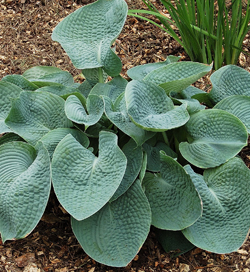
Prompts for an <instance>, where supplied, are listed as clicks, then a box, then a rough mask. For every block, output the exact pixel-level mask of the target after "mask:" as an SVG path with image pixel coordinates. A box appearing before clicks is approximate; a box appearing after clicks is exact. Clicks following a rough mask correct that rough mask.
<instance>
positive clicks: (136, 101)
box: [125, 80, 189, 131]
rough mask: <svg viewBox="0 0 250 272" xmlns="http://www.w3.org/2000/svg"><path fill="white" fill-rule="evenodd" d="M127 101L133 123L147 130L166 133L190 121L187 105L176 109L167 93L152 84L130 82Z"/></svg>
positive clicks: (127, 89)
mask: <svg viewBox="0 0 250 272" xmlns="http://www.w3.org/2000/svg"><path fill="white" fill-rule="evenodd" d="M125 100H126V105H127V110H128V114H129V116H130V117H131V119H132V121H133V122H134V123H135V124H136V125H137V126H139V127H141V128H143V129H145V130H149V131H166V130H168V129H173V128H176V127H180V126H182V125H184V124H185V123H186V122H187V121H188V119H189V114H188V112H187V110H186V106H185V105H181V106H177V107H175V106H174V104H173V102H172V100H171V99H170V98H169V97H168V96H167V95H166V93H165V91H164V90H163V89H162V88H161V87H159V86H157V85H155V84H154V83H151V82H147V81H138V80H132V81H130V82H129V83H128V85H127V87H126V91H125Z"/></svg>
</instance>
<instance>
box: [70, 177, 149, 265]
mask: <svg viewBox="0 0 250 272" xmlns="http://www.w3.org/2000/svg"><path fill="white" fill-rule="evenodd" d="M150 223H151V213H150V207H149V204H148V201H147V198H146V196H145V194H144V193H143V191H142V188H141V185H140V182H139V181H138V180H137V181H136V182H135V183H134V184H133V185H132V186H131V187H130V188H129V189H128V191H127V192H126V193H125V194H123V195H122V196H121V197H119V198H118V199H117V200H115V201H113V202H111V203H107V204H106V205H105V206H104V207H103V208H102V209H101V210H100V211H98V212H97V213H95V214H94V215H92V216H91V217H89V218H87V219H85V220H83V221H77V220H75V219H74V218H72V220H71V225H72V229H73V232H74V234H75V236H76V238H77V240H78V241H79V243H80V244H81V246H82V248H83V249H84V251H85V252H86V253H87V254H88V255H89V256H90V257H91V258H94V259H95V260H96V261H98V262H100V263H103V264H105V265H109V266H115V267H123V266H126V265H127V264H128V263H129V262H130V261H131V260H132V259H133V258H134V257H135V255H136V254H137V252H138V251H139V250H140V248H141V246H142V245H143V243H144V242H145V240H146V238H147V236H148V233H149V230H150Z"/></svg>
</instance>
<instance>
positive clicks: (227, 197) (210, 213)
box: [183, 158, 250, 254]
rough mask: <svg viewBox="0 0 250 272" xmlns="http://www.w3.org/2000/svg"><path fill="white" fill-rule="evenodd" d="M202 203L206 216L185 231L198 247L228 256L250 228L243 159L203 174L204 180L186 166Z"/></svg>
mask: <svg viewBox="0 0 250 272" xmlns="http://www.w3.org/2000/svg"><path fill="white" fill-rule="evenodd" d="M185 169H186V171H188V173H189V174H190V176H191V178H192V180H193V183H194V185H195V187H196V189H197V190H198V192H199V194H200V196H201V199H202V202H203V214H202V217H200V218H199V219H198V220H197V221H196V222H195V223H194V224H193V225H192V226H190V227H189V228H187V229H185V230H183V234H184V235H185V237H186V238H187V239H188V240H189V241H190V242H191V243H192V244H194V245H195V246H197V247H200V248H202V249H204V250H207V251H212V252H215V253H220V254H225V253H230V252H232V251H236V250H237V249H238V248H239V247H240V246H241V245H242V244H243V243H244V241H245V239H246V236H247V234H248V230H249V226H250V213H249V210H250V198H249V195H250V171H249V169H248V168H247V167H246V165H245V164H244V162H243V161H242V160H241V159H240V158H233V159H231V160H229V161H228V162H226V163H225V164H223V165H221V166H219V167H216V168H213V169H208V170H205V171H204V174H203V177H202V176H201V175H198V174H196V173H194V172H193V170H192V169H191V167H190V166H189V167H185Z"/></svg>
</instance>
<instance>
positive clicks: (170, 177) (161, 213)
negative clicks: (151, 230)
mask: <svg viewBox="0 0 250 272" xmlns="http://www.w3.org/2000/svg"><path fill="white" fill-rule="evenodd" d="M160 159H161V166H160V170H161V172H160V174H152V173H146V175H145V178H144V179H143V182H142V186H143V187H144V188H145V194H146V196H147V198H148V201H149V204H150V207H151V210H152V225H154V226H155V227H157V228H159V229H166V230H182V229H184V228H187V227H188V226H190V225H192V224H193V223H194V222H195V221H196V220H197V219H198V218H199V217H200V216H201V213H202V207H201V199H200V197H199V195H198V193H197V191H196V189H195V187H194V184H193V183H192V180H191V178H190V176H189V175H188V174H187V173H186V171H185V170H184V169H183V167H182V166H181V165H180V164H179V163H178V162H176V161H175V160H174V159H173V158H171V157H169V156H167V155H165V154H164V152H162V151H161V153H160Z"/></svg>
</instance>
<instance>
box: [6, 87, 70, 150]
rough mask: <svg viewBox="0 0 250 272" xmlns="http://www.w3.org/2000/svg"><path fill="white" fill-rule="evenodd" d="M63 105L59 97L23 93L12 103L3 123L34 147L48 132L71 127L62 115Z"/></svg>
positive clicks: (40, 93) (45, 93)
mask: <svg viewBox="0 0 250 272" xmlns="http://www.w3.org/2000/svg"><path fill="white" fill-rule="evenodd" d="M64 104H65V102H64V100H63V99H62V98H61V97H59V96H57V95H54V94H51V93H47V92H31V91H23V92H21V93H20V96H19V97H18V98H17V99H15V100H14V101H13V103H12V108H11V111H10V113H9V115H8V117H7V118H6V120H5V123H6V124H7V126H9V127H10V128H11V129H12V130H13V131H14V132H15V133H16V134H18V135H20V136H21V137H22V138H23V139H25V140H26V141H27V142H29V143H30V144H32V145H35V144H36V143H37V141H38V140H40V139H41V137H43V136H44V135H45V134H47V133H48V132H49V131H50V130H52V129H55V128H59V127H71V126H73V124H72V122H71V121H70V120H68V119H67V117H66V115H65V113H64Z"/></svg>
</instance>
